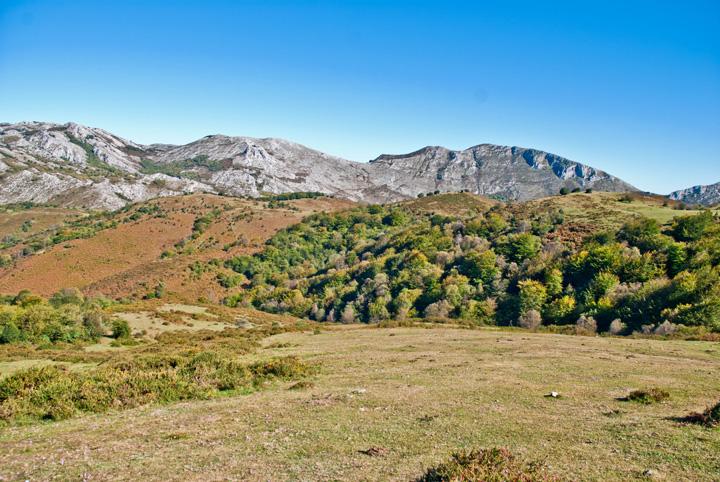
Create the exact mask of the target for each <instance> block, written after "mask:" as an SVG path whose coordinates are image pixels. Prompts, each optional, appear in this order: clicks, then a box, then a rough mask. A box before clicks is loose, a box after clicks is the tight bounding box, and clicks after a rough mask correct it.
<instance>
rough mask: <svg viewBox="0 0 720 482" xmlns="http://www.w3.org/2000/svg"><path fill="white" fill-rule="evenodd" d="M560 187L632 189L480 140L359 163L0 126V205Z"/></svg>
mask: <svg viewBox="0 0 720 482" xmlns="http://www.w3.org/2000/svg"><path fill="white" fill-rule="evenodd" d="M561 187H568V188H574V187H580V188H585V187H592V188H594V189H596V190H605V191H628V190H634V188H633V187H632V186H630V185H628V184H627V183H625V182H623V181H621V180H620V179H618V178H616V177H613V176H611V175H609V174H607V173H605V172H603V171H600V170H597V169H594V168H592V167H589V166H586V165H583V164H579V163H576V162H573V161H570V160H568V159H564V158H562V157H559V156H555V155H553V154H548V153H545V152H541V151H536V150H532V149H523V148H518V147H505V146H495V145H490V144H482V145H479V146H475V147H472V148H470V149H466V150H464V151H451V150H448V149H445V148H443V147H426V148H424V149H421V150H419V151H416V152H413V153H410V154H405V155H382V156H380V157H378V158H377V159H375V160H374V161H371V162H370V163H368V164H363V163H356V162H351V161H347V160H345V159H341V158H338V157H334V156H330V155H328V154H324V153H322V152H319V151H315V150H313V149H310V148H307V147H305V146H302V145H300V144H296V143H293V142H289V141H286V140H282V139H255V138H249V137H229V136H223V135H214V136H207V137H204V138H202V139H199V140H197V141H195V142H192V143H190V144H186V145H182V146H174V145H167V144H153V145H140V144H136V143H134V142H132V141H129V140H126V139H122V138H120V137H118V136H115V135H113V134H111V133H109V132H106V131H104V130H102V129H96V128H89V127H85V126H81V125H78V124H74V123H68V124H62V125H60V124H51V123H42V122H28V123H20V124H0V203H10V202H22V201H32V202H40V203H55V204H60V205H67V206H86V207H93V208H101V209H114V208H119V207H121V206H123V205H125V204H127V203H129V202H136V201H142V200H146V199H149V198H152V197H158V196H169V195H174V194H180V193H191V192H199V191H200V192H213V193H226V194H229V195H249V196H258V195H261V194H262V193H283V192H300V191H319V192H323V193H327V194H332V195H335V196H338V197H343V198H347V199H351V200H355V201H366V202H386V201H395V200H400V199H404V198H408V197H415V196H417V195H418V194H419V193H427V192H432V191H436V190H439V191H460V190H468V191H470V192H474V193H478V194H484V195H495V196H498V197H502V198H505V199H518V200H525V199H532V198H536V197H541V196H545V195H548V194H555V193H557V192H558V191H559V189H560V188H561Z"/></svg>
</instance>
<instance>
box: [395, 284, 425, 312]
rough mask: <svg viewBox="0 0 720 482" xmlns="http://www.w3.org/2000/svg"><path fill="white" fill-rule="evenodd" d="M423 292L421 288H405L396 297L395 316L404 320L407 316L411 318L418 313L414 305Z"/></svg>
mask: <svg viewBox="0 0 720 482" xmlns="http://www.w3.org/2000/svg"><path fill="white" fill-rule="evenodd" d="M421 294H422V290H420V289H407V288H404V289H403V290H401V291H400V293H398V295H397V296H396V297H395V301H394V305H395V318H397V319H398V320H404V319H406V318H411V317H413V316H415V315H416V312H415V309H414V307H413V306H414V305H415V301H416V300H417V299H418V298H419V297H420V295H421Z"/></svg>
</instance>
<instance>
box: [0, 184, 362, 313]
mask: <svg viewBox="0 0 720 482" xmlns="http://www.w3.org/2000/svg"><path fill="white" fill-rule="evenodd" d="M150 204H156V205H158V206H159V207H160V209H161V212H162V213H163V217H156V216H153V215H143V216H142V217H140V219H138V220H135V221H132V220H129V219H128V218H129V215H130V214H132V213H133V212H134V211H135V210H134V209H133V210H131V211H130V212H129V213H118V214H117V215H116V218H117V220H118V221H119V224H118V226H117V227H115V228H111V229H107V230H103V231H100V232H98V233H97V234H96V235H95V236H93V237H91V238H88V239H77V240H73V241H68V242H65V243H60V244H58V245H55V246H53V247H51V248H48V249H47V250H46V251H44V252H40V253H37V254H35V255H32V256H29V257H26V258H21V259H19V260H18V262H17V263H16V265H15V266H14V267H13V268H11V269H7V270H5V271H2V270H0V293H17V292H18V291H20V290H22V289H30V290H31V291H33V292H34V293H38V294H41V295H50V294H52V293H54V292H56V291H58V290H59V289H61V288H65V287H78V288H80V289H82V290H83V291H84V292H86V293H88V294H92V295H104V296H107V297H111V298H119V297H127V296H133V295H134V296H142V295H143V294H144V293H146V292H148V291H149V290H152V288H153V287H154V286H155V285H156V284H157V283H158V282H160V281H162V282H163V283H164V284H165V286H166V291H167V292H168V293H170V294H174V295H177V297H178V298H181V299H186V300H191V301H195V300H197V299H198V298H199V297H204V298H207V299H208V300H216V299H218V298H219V297H221V296H222V295H223V289H222V288H221V287H220V286H219V285H218V284H217V283H215V282H209V281H212V279H213V278H214V277H215V276H216V275H215V274H213V273H201V274H199V275H195V274H193V273H191V271H190V269H189V267H190V266H191V265H192V264H193V263H194V262H195V261H207V260H210V259H214V258H223V259H224V258H228V257H230V256H233V255H237V254H241V253H250V252H255V251H257V250H258V249H259V248H260V247H261V246H262V244H263V243H264V242H265V241H266V240H267V239H268V238H269V237H271V236H272V235H273V234H274V233H275V232H277V231H278V230H279V229H282V228H284V227H286V226H289V225H291V224H294V223H296V222H298V221H300V220H301V219H302V218H303V217H304V216H307V215H308V214H311V213H313V212H318V211H335V210H338V209H343V208H347V207H350V206H351V205H352V203H350V202H349V201H343V200H337V199H329V198H317V199H300V200H295V201H288V202H286V203H285V204H283V206H284V207H280V208H270V207H268V205H267V203H266V202H262V201H255V200H243V199H236V198H227V197H220V196H212V195H193V196H179V197H171V198H161V199H157V200H154V201H150V202H149V203H146V205H150ZM213 211H214V212H215V213H216V214H217V217H215V218H214V219H212V221H211V223H210V224H209V226H208V227H207V229H205V230H204V231H203V232H202V233H198V235H197V237H196V239H191V235H192V234H193V223H194V222H195V220H196V219H197V218H198V217H201V216H206V215H208V214H211V213H212V212H213ZM239 239H243V240H244V241H243V242H242V243H240V244H238V245H237V246H232V247H230V248H228V249H227V250H225V249H223V248H224V247H226V246H227V245H229V244H231V243H234V242H236V241H238V240H239ZM182 240H187V241H186V244H185V246H184V248H179V249H178V248H175V245H176V243H179V242H181V241H182ZM165 251H175V252H176V253H177V254H175V255H174V256H172V257H170V258H166V259H161V255H162V253H163V252H165Z"/></svg>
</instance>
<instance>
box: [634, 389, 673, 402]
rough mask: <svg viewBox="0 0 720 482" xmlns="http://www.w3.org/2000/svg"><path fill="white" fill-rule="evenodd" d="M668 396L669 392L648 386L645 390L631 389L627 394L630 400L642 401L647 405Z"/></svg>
mask: <svg viewBox="0 0 720 482" xmlns="http://www.w3.org/2000/svg"><path fill="white" fill-rule="evenodd" d="M668 398H670V394H669V393H668V392H666V391H665V390H661V389H659V388H649V389H647V390H633V391H632V392H630V393H629V394H628V396H627V398H626V399H627V400H628V401H630V402H637V403H642V404H644V405H649V404H651V403H658V402H662V401H665V400H667V399H668Z"/></svg>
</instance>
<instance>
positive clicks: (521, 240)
mask: <svg viewBox="0 0 720 482" xmlns="http://www.w3.org/2000/svg"><path fill="white" fill-rule="evenodd" d="M541 247H542V243H541V241H540V238H538V237H537V236H535V235H534V234H530V233H520V234H511V235H510V236H508V239H507V242H506V243H505V245H504V246H503V254H505V255H506V256H507V257H508V259H510V260H511V261H515V262H517V263H520V262H522V261H524V260H526V259H530V258H534V257H535V256H537V254H538V253H539V252H540V248H541Z"/></svg>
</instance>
